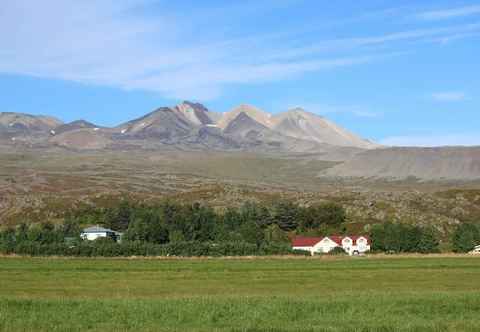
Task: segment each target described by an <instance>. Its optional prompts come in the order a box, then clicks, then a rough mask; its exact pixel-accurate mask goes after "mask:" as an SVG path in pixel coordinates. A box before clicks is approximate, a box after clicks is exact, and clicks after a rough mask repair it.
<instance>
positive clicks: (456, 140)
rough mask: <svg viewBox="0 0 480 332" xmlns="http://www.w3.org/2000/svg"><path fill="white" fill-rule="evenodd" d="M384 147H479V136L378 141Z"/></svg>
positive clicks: (447, 135) (418, 137)
mask: <svg viewBox="0 0 480 332" xmlns="http://www.w3.org/2000/svg"><path fill="white" fill-rule="evenodd" d="M380 144H382V145H386V146H421V147H429V146H480V134H477V133H475V134H446V135H413V136H392V137H386V138H384V139H382V140H380Z"/></svg>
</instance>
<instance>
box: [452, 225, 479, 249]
mask: <svg viewBox="0 0 480 332" xmlns="http://www.w3.org/2000/svg"><path fill="white" fill-rule="evenodd" d="M477 245H480V230H479V227H478V226H477V225H475V224H471V223H462V224H460V225H458V226H457V228H456V229H455V232H454V233H453V237H452V248H453V251H455V252H468V251H470V250H472V249H473V248H474V247H475V246H477Z"/></svg>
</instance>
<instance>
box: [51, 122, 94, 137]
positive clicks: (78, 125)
mask: <svg viewBox="0 0 480 332" xmlns="http://www.w3.org/2000/svg"><path fill="white" fill-rule="evenodd" d="M84 128H91V129H93V128H99V127H98V126H96V125H95V124H93V123H91V122H88V121H85V120H76V121H72V122H70V123H65V124H62V125H60V126H58V127H55V129H53V132H52V134H54V135H59V134H62V133H64V132H67V131H72V130H77V129H84Z"/></svg>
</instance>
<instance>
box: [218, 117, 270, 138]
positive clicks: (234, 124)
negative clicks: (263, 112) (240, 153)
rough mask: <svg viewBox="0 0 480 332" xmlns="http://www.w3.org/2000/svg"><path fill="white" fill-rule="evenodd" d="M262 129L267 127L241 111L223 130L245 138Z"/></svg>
mask: <svg viewBox="0 0 480 332" xmlns="http://www.w3.org/2000/svg"><path fill="white" fill-rule="evenodd" d="M264 130H268V128H267V127H265V126H264V125H262V124H261V123H260V122H257V121H255V120H254V119H252V118H251V117H250V116H248V115H247V113H244V112H241V113H239V114H238V115H237V116H236V117H235V118H234V119H233V120H232V121H230V122H229V123H228V125H227V127H226V128H225V129H224V130H223V132H224V133H225V134H228V135H234V136H237V137H242V138H245V137H249V136H250V137H251V136H253V135H257V134H258V133H260V132H262V131H264Z"/></svg>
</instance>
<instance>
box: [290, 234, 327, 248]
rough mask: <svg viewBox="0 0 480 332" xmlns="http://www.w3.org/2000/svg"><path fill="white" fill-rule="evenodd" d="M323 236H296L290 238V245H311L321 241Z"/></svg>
mask: <svg viewBox="0 0 480 332" xmlns="http://www.w3.org/2000/svg"><path fill="white" fill-rule="evenodd" d="M322 239H323V237H304V236H296V237H295V238H293V240H292V247H313V246H314V245H316V244H317V243H318V242H320V241H322Z"/></svg>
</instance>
